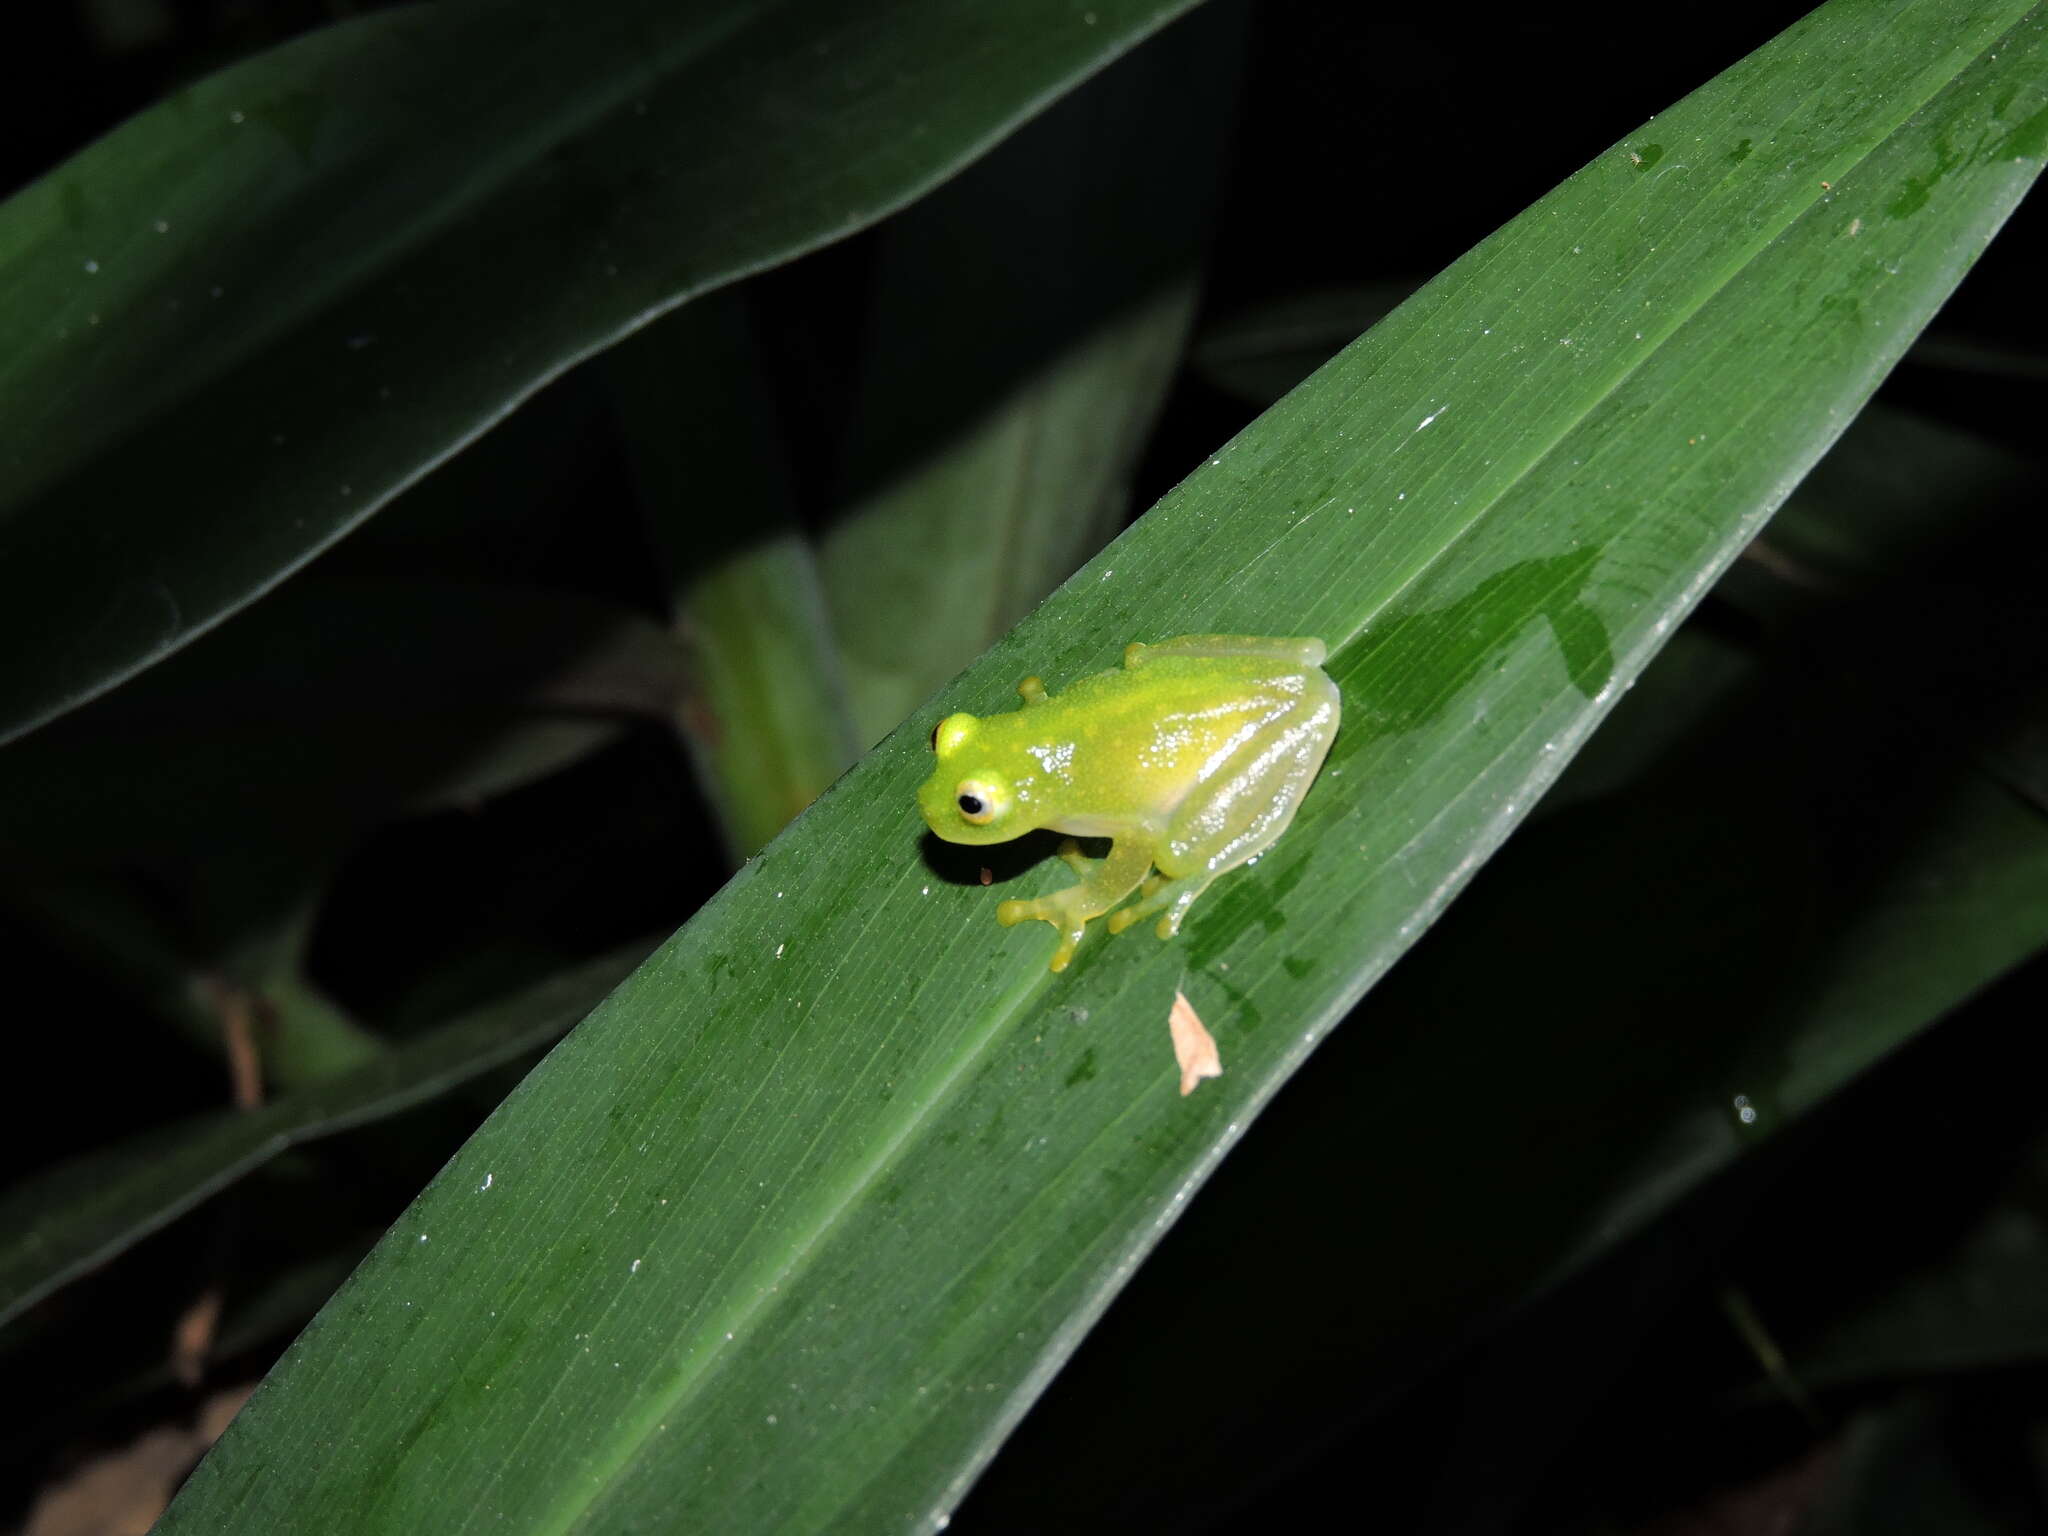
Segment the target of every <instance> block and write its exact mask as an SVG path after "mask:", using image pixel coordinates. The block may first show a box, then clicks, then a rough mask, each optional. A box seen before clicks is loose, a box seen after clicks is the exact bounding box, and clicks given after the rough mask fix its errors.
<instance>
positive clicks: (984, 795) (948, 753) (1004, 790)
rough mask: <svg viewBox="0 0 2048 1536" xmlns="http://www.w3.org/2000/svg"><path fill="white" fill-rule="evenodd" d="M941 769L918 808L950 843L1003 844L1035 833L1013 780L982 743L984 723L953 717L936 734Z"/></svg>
mask: <svg viewBox="0 0 2048 1536" xmlns="http://www.w3.org/2000/svg"><path fill="white" fill-rule="evenodd" d="M932 750H933V751H934V752H935V753H937V754H938V759H939V765H938V767H936V768H934V769H933V770H932V776H931V777H930V778H928V779H926V780H925V781H924V787H923V788H922V789H920V790H919V791H918V792H917V807H918V809H919V810H921V811H923V812H924V819H925V821H926V823H927V824H928V825H929V826H930V827H931V829H932V830H933V831H934V832H936V833H938V835H939V836H940V837H943V838H944V839H945V840H946V841H947V842H949V843H1002V842H1008V841H1009V840H1010V839H1011V838H1013V837H1019V836H1022V835H1023V834H1024V833H1026V832H1028V831H1030V830H1031V827H1030V824H1029V823H1028V822H1027V821H1026V819H1025V816H1024V814H1023V808H1022V807H1021V806H1020V805H1019V804H1018V799H1017V793H1016V790H1015V789H1014V788H1013V787H1012V785H1011V782H1010V776H1009V775H1008V774H1006V773H1004V772H1003V771H1002V769H1001V768H1000V767H999V766H997V764H996V762H995V756H996V754H994V753H992V752H991V751H990V749H989V744H988V743H987V742H986V741H984V740H983V739H982V722H981V721H979V720H977V719H975V717H974V716H972V715H948V716H946V718H945V719H943V720H941V721H940V722H939V724H938V728H937V729H936V730H934V731H933V732H932Z"/></svg>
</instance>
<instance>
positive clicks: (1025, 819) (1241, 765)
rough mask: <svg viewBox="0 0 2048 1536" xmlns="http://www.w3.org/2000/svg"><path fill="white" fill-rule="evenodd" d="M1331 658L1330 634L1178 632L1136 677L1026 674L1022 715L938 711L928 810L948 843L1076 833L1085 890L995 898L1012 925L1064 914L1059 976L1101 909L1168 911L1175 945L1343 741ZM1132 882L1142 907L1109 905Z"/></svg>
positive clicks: (1164, 920) (1127, 669)
mask: <svg viewBox="0 0 2048 1536" xmlns="http://www.w3.org/2000/svg"><path fill="white" fill-rule="evenodd" d="M1324 654H1325V651H1324V647H1323V642H1322V641H1320V640H1269V639H1261V638H1257V637H1254V636H1248V635H1182V636H1181V637H1180V638H1179V639H1177V640H1163V641H1161V642H1160V643H1159V644H1157V645H1142V644H1134V645H1132V646H1130V647H1129V648H1128V649H1126V650H1125V652H1124V665H1123V670H1122V671H1120V672H1098V673H1096V674H1095V675H1094V676H1092V677H1084V678H1082V679H1081V680H1080V681H1078V682H1076V683H1074V684H1073V685H1072V686H1071V687H1069V688H1068V689H1067V690H1066V691H1065V692H1063V693H1060V694H1056V695H1055V694H1050V693H1047V692H1046V691H1045V685H1044V684H1043V683H1041V682H1040V681H1039V680H1038V679H1037V678H1035V677H1027V678H1025V679H1024V681H1023V682H1021V683H1019V684H1018V685H1017V691H1018V692H1019V693H1020V694H1022V695H1023V696H1024V705H1023V707H1022V708H1021V709H1017V710H1013V711H1012V712H1011V713H1009V714H1005V715H991V716H989V717H988V718H986V719H977V718H976V717H975V716H973V715H965V714H962V715H948V716H947V717H946V718H945V719H943V720H941V721H940V722H939V724H938V727H937V729H936V730H934V731H933V732H932V748H933V750H934V751H935V752H936V753H937V754H938V759H939V761H938V766H937V767H936V768H935V769H934V770H933V771H932V776H931V778H930V779H928V780H927V781H926V782H925V785H924V787H923V788H922V789H920V790H919V791H918V792H917V803H918V808H919V809H920V810H921V811H923V812H924V819H925V820H926V821H927V822H928V823H930V825H931V829H932V831H934V832H936V833H937V834H938V835H939V836H940V837H943V838H944V839H946V841H948V842H951V843H977V844H978V843H1002V842H1008V841H1009V840H1010V839H1011V838H1013V837H1021V836H1023V835H1024V834H1025V833H1026V832H1033V831H1036V830H1037V829H1038V828H1040V827H1049V828H1051V829H1052V830H1053V831H1055V832H1065V833H1067V834H1069V836H1068V840H1067V841H1066V842H1065V843H1064V844H1062V845H1061V848H1060V857H1061V858H1062V859H1064V860H1066V862H1067V863H1068V864H1069V865H1071V866H1072V867H1073V869H1074V870H1075V872H1076V873H1078V874H1079V875H1080V876H1081V883H1080V884H1079V885H1070V886H1068V887H1067V888H1066V889H1065V890H1060V891H1055V892H1053V893H1052V894H1051V895H1050V896H1042V897H1039V898H1038V899H1037V900H1034V901H1006V902H1004V903H1003V904H1002V905H1001V906H999V907H997V908H996V921H997V922H999V923H1001V924H1003V925H1004V926H1005V927H1010V926H1012V925H1014V924H1016V923H1024V922H1030V921H1032V920H1033V919H1037V920H1040V921H1043V922H1048V923H1051V924H1052V925H1053V927H1054V929H1056V930H1057V931H1058V933H1059V936H1060V942H1059V948H1058V949H1056V950H1054V951H1053V957H1052V968H1053V969H1054V970H1056V971H1060V970H1065V969H1066V966H1067V962H1068V961H1069V960H1071V959H1073V958H1074V950H1075V948H1076V947H1077V946H1078V945H1079V944H1080V942H1081V938H1082V935H1083V934H1084V933H1085V932H1086V930H1087V926H1088V920H1089V919H1090V918H1094V917H1100V916H1101V915H1102V914H1103V913H1105V912H1109V913H1110V918H1109V931H1110V932H1111V933H1121V932H1123V930H1124V929H1126V928H1128V927H1130V926H1131V924H1133V923H1135V922H1138V921H1139V920H1140V919H1143V918H1147V917H1150V916H1152V914H1153V913H1155V912H1157V913H1160V914H1162V916H1161V917H1160V919H1159V936H1160V937H1161V938H1162V939H1167V938H1171V937H1173V935H1174V934H1175V933H1177V932H1179V930H1180V923H1181V919H1182V918H1183V917H1185V916H1186V915H1187V910H1188V907H1189V906H1190V905H1192V904H1193V902H1194V900H1195V898H1196V897H1197V896H1199V895H1201V894H1202V892H1203V891H1204V890H1206V889H1208V886H1209V882H1210V881H1212V880H1214V879H1215V878H1216V877H1217V876H1218V875H1221V874H1223V873H1225V872H1226V871H1228V870H1232V869H1235V868H1236V867H1237V866H1238V865H1240V864H1243V863H1245V862H1246V861H1247V860H1249V859H1253V858H1256V857H1257V856H1258V855H1259V854H1260V853H1262V852H1264V851H1265V850H1266V849H1267V848H1268V847H1270V846H1272V843H1273V840H1274V839H1275V838H1277V837H1279V835H1280V834H1281V833H1282V832H1285V831H1286V830H1287V824H1288V823H1289V822H1291V821H1292V820H1293V819H1294V812H1295V809H1296V808H1297V807H1298V806H1299V805H1300V804H1301V797H1302V796H1303V795H1305V794H1307V793H1308V787H1309V784H1310V783H1311V782H1312V781H1313V780H1314V778H1315V776H1316V770H1317V769H1319V768H1320V767H1322V765H1323V757H1324V754H1326V753H1327V752H1328V751H1329V750H1330V741H1331V738H1333V737H1334V736H1335V735H1336V734H1337V715H1338V702H1339V701H1338V697H1337V685H1336V684H1335V683H1333V682H1331V681H1330V679H1329V677H1328V676H1327V675H1325V674H1324V673H1323V671H1322V670H1321V668H1322V662H1323V657H1324ZM1077 837H1106V838H1109V839H1110V840H1111V845H1110V850H1109V854H1108V856H1107V857H1106V858H1101V859H1090V858H1087V857H1085V856H1084V855H1083V854H1082V853H1081V850H1080V848H1079V847H1078V846H1077V845H1076V844H1075V843H1074V841H1073V839H1074V838H1077ZM1133 891H1136V892H1137V893H1138V899H1137V900H1136V901H1135V902H1133V903H1132V904H1131V905H1130V906H1127V907H1122V908H1119V909H1118V910H1116V911H1113V912H1112V911H1111V910H1110V909H1111V908H1113V907H1116V906H1117V903H1119V902H1121V901H1122V900H1124V898H1125V897H1127V896H1129V895H1130V894H1131V893H1132V892H1133Z"/></svg>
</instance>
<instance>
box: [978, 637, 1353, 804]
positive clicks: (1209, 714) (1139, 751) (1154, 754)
mask: <svg viewBox="0 0 2048 1536" xmlns="http://www.w3.org/2000/svg"><path fill="white" fill-rule="evenodd" d="M1265 643H1266V644H1270V645H1272V646H1274V647H1276V648H1277V647H1278V646H1280V645H1282V644H1301V645H1303V646H1309V645H1312V646H1313V647H1314V650H1313V652H1312V653H1311V654H1313V655H1314V656H1315V658H1316V659H1317V660H1320V653H1321V650H1322V647H1321V646H1320V644H1317V643H1315V642H1265ZM1174 644H1176V642H1168V643H1167V644H1165V645H1161V646H1158V647H1147V648H1144V650H1143V652H1142V657H1141V660H1139V661H1138V662H1137V663H1136V664H1132V665H1127V666H1126V667H1124V668H1122V669H1118V670H1114V671H1108V672H1098V673H1095V674H1094V675H1092V676H1089V677H1084V678H1080V679H1077V680H1076V681H1075V682H1074V683H1072V684H1071V685H1069V686H1068V687H1067V688H1065V689H1063V690H1062V691H1060V692H1059V693H1057V694H1050V695H1047V696H1046V698H1045V699H1044V700H1043V701H1042V702H1040V703H1037V704H1032V705H1027V706H1026V707H1025V708H1023V709H1021V710H1018V711H1016V712H1014V713H1012V714H1008V715H1003V716H999V717H997V718H999V719H1000V720H1002V721H1003V722H1004V726H1005V728H1006V734H1009V735H1010V736H1011V739H1012V740H1013V741H1014V742H1015V744H1016V745H1017V747H1018V749H1019V750H1020V751H1021V753H1022V754H1023V755H1024V756H1025V757H1026V758H1027V759H1028V760H1029V761H1030V762H1032V763H1034V764H1036V765H1037V766H1036V771H1033V772H1031V773H1029V775H1028V777H1029V779H1030V780H1033V781H1036V782H1028V783H1024V782H1020V784H1019V788H1020V790H1022V791H1023V792H1024V793H1025V794H1026V795H1027V796H1030V797H1031V798H1034V799H1039V798H1042V799H1044V800H1045V801H1047V802H1048V803H1051V802H1057V803H1058V804H1059V805H1060V807H1061V814H1060V815H1059V817H1058V818H1057V824H1058V825H1060V826H1061V827H1063V828H1064V829H1066V830H1070V831H1077V832H1079V833H1080V834H1081V835H1084V836H1085V835H1088V834H1089V832H1090V831H1092V830H1094V829H1095V828H1096V827H1097V826H1100V827H1101V828H1103V829H1105V830H1106V829H1107V828H1108V827H1109V825H1110V824H1111V823H1112V822H1115V821H1118V820H1139V821H1147V822H1153V823H1157V824H1161V825H1163V824H1164V822H1165V820H1166V819H1167V818H1169V817H1171V815H1172V814H1173V812H1174V811H1175V810H1176V809H1177V808H1178V807H1179V806H1180V804H1181V803H1182V802H1183V801H1184V800H1185V799H1186V798H1187V797H1188V796H1189V795H1190V794H1191V793H1195V792H1197V791H1198V790H1199V788H1200V786H1201V785H1202V784H1203V783H1204V782H1206V780H1207V779H1208V778H1210V777H1211V776H1212V775H1213V774H1214V773H1216V772H1217V771H1219V770H1220V768H1221V767H1222V764H1223V763H1224V761H1225V760H1227V758H1228V757H1229V755H1230V754H1231V753H1232V752H1233V751H1234V750H1236V749H1237V748H1238V747H1241V746H1242V745H1243V744H1244V743H1245V742H1247V741H1249V740H1251V739H1252V738H1253V737H1255V736H1256V735H1258V734H1259V733H1260V732H1261V731H1264V730H1268V729H1270V728H1272V727H1273V726H1274V725H1275V724H1277V723H1278V722H1280V721H1282V720H1284V719H1285V718H1287V717H1288V716H1290V715H1292V714H1294V713H1296V712H1297V711H1301V710H1304V709H1306V710H1309V711H1314V710H1317V709H1320V708H1322V707H1324V706H1326V705H1327V706H1329V707H1331V708H1334V706H1335V703H1336V699H1337V688H1336V684H1334V683H1333V682H1331V681H1330V679H1329V678H1328V677H1327V676H1326V675H1325V674H1324V673H1323V672H1321V671H1320V670H1318V669H1317V668H1316V666H1315V665H1314V664H1313V662H1310V663H1309V664H1308V665H1303V661H1305V660H1306V659H1307V657H1306V656H1303V655H1300V654H1299V653H1297V654H1296V655H1285V654H1222V655H1217V654H1180V653H1176V652H1175V651H1174V650H1173V646H1174ZM1136 650H1137V648H1134V651H1136Z"/></svg>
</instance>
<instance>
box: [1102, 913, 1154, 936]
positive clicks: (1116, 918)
mask: <svg viewBox="0 0 2048 1536" xmlns="http://www.w3.org/2000/svg"><path fill="white" fill-rule="evenodd" d="M1144 915H1145V914H1144V913H1142V912H1140V911H1139V910H1138V909H1137V908H1136V907H1125V908H1124V909H1123V910H1122V911H1121V912H1112V913H1110V914H1109V921H1108V922H1107V923H1106V924H1105V925H1104V926H1105V927H1107V928H1108V929H1109V931H1110V932H1111V933H1122V932H1123V931H1124V930H1125V929H1126V928H1128V927H1130V926H1131V924H1133V923H1135V922H1136V921H1137V920H1138V919H1139V918H1141V917H1143V916H1144Z"/></svg>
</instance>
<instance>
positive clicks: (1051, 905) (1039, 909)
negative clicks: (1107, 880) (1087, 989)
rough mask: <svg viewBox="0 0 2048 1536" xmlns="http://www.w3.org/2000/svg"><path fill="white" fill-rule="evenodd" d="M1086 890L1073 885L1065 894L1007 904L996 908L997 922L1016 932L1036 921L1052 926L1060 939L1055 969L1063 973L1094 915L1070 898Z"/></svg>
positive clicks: (1054, 958) (1055, 954)
mask: <svg viewBox="0 0 2048 1536" xmlns="http://www.w3.org/2000/svg"><path fill="white" fill-rule="evenodd" d="M1077 857H1078V855H1077ZM1086 889H1087V888H1086V887H1085V886H1079V885H1071V886H1068V887H1067V889H1065V890H1064V891H1054V892H1053V893H1052V894H1051V895H1050V896H1040V897H1038V898H1037V899H1036V900H1033V901H1006V902H1004V903H1002V904H1001V905H1000V906H998V907H997V908H996V921H997V922H999V923H1001V924H1002V925H1003V926H1004V927H1005V928H1014V927H1016V926H1017V925H1018V924H1019V923H1028V922H1031V921H1033V920H1034V919H1035V920H1036V921H1038V922H1043V923H1051V924H1052V925H1053V928H1054V929H1055V930H1056V931H1057V932H1058V933H1059V936H1060V947H1059V948H1058V949H1056V950H1054V951H1053V953H1052V968H1053V969H1054V970H1056V971H1064V970H1065V969H1066V968H1067V962H1068V961H1069V960H1071V959H1073V958H1074V951H1075V950H1077V949H1079V948H1080V947H1081V939H1082V937H1083V936H1084V935H1085V934H1086V933H1087V932H1088V919H1089V918H1090V917H1092V916H1093V915H1094V914H1093V913H1091V912H1087V911H1085V910H1082V909H1081V907H1080V904H1079V903H1077V902H1074V901H1072V900H1070V899H1068V898H1071V897H1073V896H1076V895H1079V894H1081V893H1082V892H1083V891H1085V890H1086Z"/></svg>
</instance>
